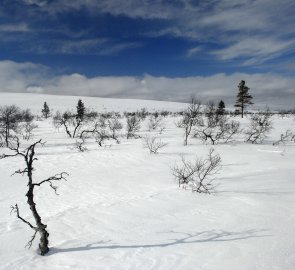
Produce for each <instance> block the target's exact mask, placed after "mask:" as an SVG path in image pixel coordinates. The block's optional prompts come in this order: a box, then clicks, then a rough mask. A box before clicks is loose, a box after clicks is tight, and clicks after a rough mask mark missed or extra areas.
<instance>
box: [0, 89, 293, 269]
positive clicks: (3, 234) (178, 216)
mask: <svg viewBox="0 0 295 270" xmlns="http://www.w3.org/2000/svg"><path fill="white" fill-rule="evenodd" d="M0 97H1V99H0V105H4V104H17V105H22V106H23V107H24V108H26V107H30V108H32V110H33V111H35V112H39V111H40V110H41V107H42V104H43V102H44V101H47V103H48V104H49V106H50V107H52V108H54V109H60V110H65V109H67V108H69V109H71V108H73V107H74V106H75V105H76V102H77V100H78V97H59V96H43V95H40V96H39V95H33V94H28V95H26V94H21V95H20V94H16V95H13V94H4V93H1V94H0ZM82 99H83V101H85V105H86V106H90V107H93V108H95V109H98V108H99V107H103V106H104V109H103V110H114V111H124V110H127V109H130V110H136V109H140V108H141V107H146V108H147V109H151V110H152V109H168V110H174V111H178V110H180V109H181V108H183V107H184V105H183V104H181V103H178V104H177V103H168V102H167V103H165V102H155V101H136V100H114V99H110V100H109V99H100V98H84V97H83V98H82ZM161 106H162V107H161ZM182 106H183V107H182ZM122 121H123V120H122ZM165 122H166V129H165V131H164V132H163V134H162V135H161V138H162V140H163V141H164V142H167V143H168V145H167V147H165V148H163V149H161V150H160V153H159V154H158V155H151V154H149V151H148V150H147V149H144V148H143V146H142V141H141V139H132V140H126V139H122V142H121V144H115V143H112V145H111V147H98V146H97V145H96V144H94V143H89V144H88V145H87V147H88V148H89V151H87V152H84V153H80V152H78V151H77V149H75V148H74V144H75V140H73V139H68V138H67V137H66V134H65V133H64V132H63V131H62V129H60V131H57V130H55V129H54V128H53V125H52V123H51V119H48V120H46V121H39V122H38V123H37V124H38V126H39V127H38V129H37V130H36V136H35V138H34V140H36V139H39V138H42V139H43V140H44V141H46V144H45V145H44V147H39V148H37V149H36V150H37V157H38V161H36V163H35V169H36V170H35V172H34V176H35V179H36V181H37V180H42V179H44V178H47V177H48V176H51V175H54V174H55V173H59V172H62V171H66V172H68V173H69V177H68V181H67V182H61V183H60V184H59V189H58V193H59V196H56V195H55V194H54V192H53V191H52V190H51V189H50V188H49V187H48V186H42V187H41V188H38V189H37V191H36V201H37V208H38V210H39V211H40V214H41V215H42V217H43V220H44V222H45V223H46V224H47V225H48V230H49V232H50V237H49V240H50V247H51V251H50V253H49V254H48V255H47V256H44V257H41V256H39V255H38V254H37V244H38V240H37V239H36V240H35V242H34V244H33V246H32V248H31V249H29V250H28V249H25V248H24V246H25V245H26V243H27V242H28V241H29V240H30V237H31V235H32V231H31V229H30V228H29V227H28V226H26V224H24V223H22V222H21V221H20V220H18V219H17V218H16V217H15V215H14V214H10V206H11V205H13V204H15V203H18V204H19V208H20V211H21V215H22V216H23V217H25V218H28V219H30V211H29V209H28V206H27V204H26V197H25V193H26V179H25V177H22V176H21V175H14V176H12V177H11V174H12V173H13V172H14V171H15V170H17V169H19V168H22V167H23V163H22V160H21V159H20V158H10V159H3V160H0V171H1V180H0V190H1V196H0V269H2V270H4V269H28V270H33V269H38V270H39V269H48V270H49V269H50V270H52V269H103V270H107V269H116V270H117V269H124V270H131V269H132V270H133V269H140V270H145V269H146V270H147V269H162V270H170V269H173V270H174V269H181V270H199V269H200V270H217V269H218V270H237V269H239V270H250V269H251V270H255V269H257V270H258V269H259V270H261V269H264V270H275V269H276V270H281V269H284V270H293V269H294V265H295V242H294V237H295V230H294V224H295V180H294V175H295V167H294V160H295V144H294V143H293V144H292V143H290V144H287V145H280V146H273V145H272V144H271V142H272V141H274V140H276V139H278V136H279V135H280V133H281V132H284V131H285V130H286V129H288V128H289V129H292V130H293V131H294V130H295V122H294V120H293V119H292V118H284V119H281V118H277V117H275V119H274V124H275V128H274V130H273V131H272V134H271V136H270V137H269V138H268V140H267V141H266V142H265V143H264V144H261V145H260V144H258V145H252V144H246V143H244V142H243V141H242V140H240V141H238V142H235V143H231V144H220V145H216V146H214V149H215V150H216V152H217V153H219V154H220V155H221V158H222V170H221V172H220V173H219V175H218V176H217V179H216V180H215V184H216V188H215V190H216V192H215V193H214V194H211V195H205V194H196V193H192V192H191V191H190V190H183V189H180V188H178V185H177V182H176V180H175V179H174V178H173V176H172V173H171V167H173V166H174V165H175V164H178V163H179V162H180V154H183V155H184V157H185V158H187V159H191V160H193V159H194V158H195V157H196V156H204V155H206V154H207V152H208V150H209V148H210V147H211V146H210V145H203V144H202V143H201V142H200V141H198V140H196V139H190V141H189V145H188V146H186V147H185V146H183V131H182V130H181V129H179V128H176V127H175V125H174V122H175V119H174V118H172V117H168V118H166V119H165ZM246 124H247V119H244V120H243V126H245V125H246ZM147 132H148V131H147V128H146V125H145V124H143V125H142V129H141V135H143V134H146V133H147ZM6 151H8V150H7V149H4V148H1V149H0V154H1V153H3V152H6Z"/></svg>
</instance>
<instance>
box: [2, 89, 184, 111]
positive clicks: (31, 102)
mask: <svg viewBox="0 0 295 270" xmlns="http://www.w3.org/2000/svg"><path fill="white" fill-rule="evenodd" d="M78 99H82V100H83V102H84V103H85V105H86V106H88V107H90V108H92V109H94V110H96V111H98V112H105V111H108V112H109V111H115V112H124V111H129V112H130V111H137V110H140V109H141V108H148V109H149V110H150V111H155V110H168V111H172V112H176V111H180V110H182V109H183V108H185V107H186V104H185V103H177V102H165V101H155V100H141V99H114V98H99V97H81V96H56V95H45V94H32V93H25V94H24V93H1V92H0V106H3V105H12V104H15V105H18V106H20V107H22V108H24V109H26V108H30V109H31V111H32V112H33V113H35V114H41V110H42V106H43V103H44V102H45V101H46V102H47V104H48V105H49V107H50V108H51V109H52V110H53V111H56V110H66V109H75V106H76V105H77V101H78Z"/></svg>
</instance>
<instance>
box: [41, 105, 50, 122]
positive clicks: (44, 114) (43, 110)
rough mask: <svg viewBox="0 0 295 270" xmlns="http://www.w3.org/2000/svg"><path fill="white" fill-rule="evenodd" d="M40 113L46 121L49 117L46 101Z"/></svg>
mask: <svg viewBox="0 0 295 270" xmlns="http://www.w3.org/2000/svg"><path fill="white" fill-rule="evenodd" d="M41 112H42V115H43V117H44V118H46V119H47V118H48V117H49V115H50V109H49V107H48V105H47V103H46V101H45V102H44V105H43V109H42V111H41Z"/></svg>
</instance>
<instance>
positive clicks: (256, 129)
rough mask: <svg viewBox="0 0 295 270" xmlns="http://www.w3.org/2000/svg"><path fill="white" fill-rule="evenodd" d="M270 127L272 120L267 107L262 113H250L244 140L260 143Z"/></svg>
mask: <svg viewBox="0 0 295 270" xmlns="http://www.w3.org/2000/svg"><path fill="white" fill-rule="evenodd" d="M271 129H272V121H271V114H270V112H269V109H267V110H266V111H265V112H264V113H259V114H253V115H251V118H250V124H249V127H248V129H247V130H246V131H245V134H246V142H251V143H258V142H260V143H261V142H262V141H263V140H265V139H266V138H267V135H268V134H269V133H270V131H271Z"/></svg>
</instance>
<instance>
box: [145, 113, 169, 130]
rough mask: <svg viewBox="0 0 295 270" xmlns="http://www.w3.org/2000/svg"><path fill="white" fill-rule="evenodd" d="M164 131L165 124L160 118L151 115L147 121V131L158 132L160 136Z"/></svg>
mask: <svg viewBox="0 0 295 270" xmlns="http://www.w3.org/2000/svg"><path fill="white" fill-rule="evenodd" d="M164 129H165V124H164V119H163V117H162V116H160V115H158V114H156V115H151V116H150V117H149V121H148V130H149V131H156V130H158V131H159V133H160V134H162V132H163V131H164Z"/></svg>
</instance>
